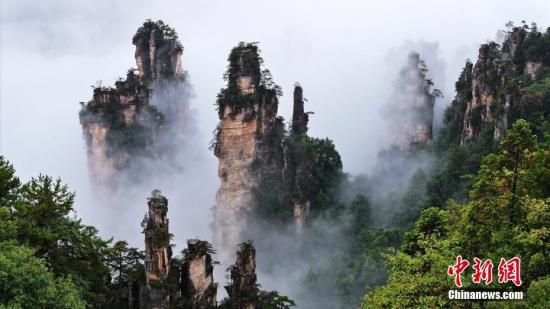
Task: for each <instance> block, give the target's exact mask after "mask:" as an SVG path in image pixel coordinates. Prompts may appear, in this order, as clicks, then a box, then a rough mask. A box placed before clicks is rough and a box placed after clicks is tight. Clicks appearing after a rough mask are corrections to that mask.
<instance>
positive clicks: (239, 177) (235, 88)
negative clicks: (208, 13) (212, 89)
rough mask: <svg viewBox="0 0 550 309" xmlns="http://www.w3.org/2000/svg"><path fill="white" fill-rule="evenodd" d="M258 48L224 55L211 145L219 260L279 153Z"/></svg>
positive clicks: (273, 92)
mask: <svg viewBox="0 0 550 309" xmlns="http://www.w3.org/2000/svg"><path fill="white" fill-rule="evenodd" d="M260 62H261V58H260V57H259V53H258V49H257V47H256V46H255V45H253V44H244V43H241V45H239V46H238V47H236V48H234V49H233V51H232V52H231V55H230V57H229V70H228V73H227V75H226V79H227V82H228V84H227V87H226V88H224V89H222V91H221V92H220V94H219V95H218V112H219V118H220V123H219V125H218V128H217V132H216V136H215V141H214V144H213V146H212V147H213V148H214V153H215V155H216V156H217V157H218V162H219V165H218V175H219V177H220V181H221V184H220V188H219V190H218V192H217V194H216V210H215V243H216V244H217V246H218V247H220V250H221V252H220V253H221V255H222V259H224V258H227V257H228V253H229V252H230V249H229V248H231V247H233V246H235V245H236V244H237V243H239V242H240V241H241V240H242V239H243V234H242V233H243V232H244V231H245V230H246V225H247V220H248V218H249V217H250V216H251V215H252V212H253V207H254V205H255V199H254V190H255V189H256V188H257V187H258V185H259V183H260V182H261V180H262V177H263V175H265V174H266V173H267V172H269V171H270V170H273V168H274V165H277V164H278V163H277V162H278V161H279V160H280V157H281V154H282V148H281V146H280V142H277V140H276V139H277V136H279V135H282V129H283V127H282V119H280V118H277V108H278V99H277V89H276V88H273V87H270V86H269V85H268V83H266V80H265V79H264V80H262V79H263V78H265V74H264V73H262V72H260Z"/></svg>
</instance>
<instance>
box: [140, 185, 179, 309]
mask: <svg viewBox="0 0 550 309" xmlns="http://www.w3.org/2000/svg"><path fill="white" fill-rule="evenodd" d="M148 206H149V212H148V213H147V215H146V216H145V218H144V219H143V223H142V225H143V227H144V230H143V232H144V234H145V275H146V279H147V286H146V293H145V298H146V300H145V304H146V308H159V309H160V308H168V306H169V305H170V299H169V296H168V293H167V289H166V280H167V279H168V274H169V272H170V261H171V258H172V247H171V246H170V233H169V231H168V218H167V213H168V200H167V199H166V197H164V196H162V195H161V194H160V191H158V190H154V191H153V192H152V194H151V197H149V198H148Z"/></svg>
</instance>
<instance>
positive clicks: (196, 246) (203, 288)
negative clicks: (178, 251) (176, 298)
mask: <svg viewBox="0 0 550 309" xmlns="http://www.w3.org/2000/svg"><path fill="white" fill-rule="evenodd" d="M211 253H213V249H212V247H211V246H210V244H209V243H208V242H206V241H202V240H198V239H191V240H188V241H187V249H185V250H184V254H185V257H184V263H183V272H182V296H183V298H184V299H185V301H186V302H187V305H188V308H190V309H210V308H215V307H216V289H217V285H216V284H215V283H214V277H213V272H214V266H213V264H212V263H213V262H212V256H211V255H210V254H211Z"/></svg>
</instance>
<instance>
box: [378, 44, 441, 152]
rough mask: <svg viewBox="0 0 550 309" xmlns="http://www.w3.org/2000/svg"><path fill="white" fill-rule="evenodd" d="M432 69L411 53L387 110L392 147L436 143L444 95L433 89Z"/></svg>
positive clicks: (396, 82) (386, 115)
mask: <svg viewBox="0 0 550 309" xmlns="http://www.w3.org/2000/svg"><path fill="white" fill-rule="evenodd" d="M427 72H428V68H427V66H426V64H425V63H424V61H423V60H422V59H421V57H420V54H418V53H417V52H411V53H410V54H409V55H408V58H407V63H406V64H405V66H404V67H403V68H402V69H401V71H400V72H399V76H398V78H397V79H396V80H395V82H394V87H395V88H394V91H393V94H392V96H391V101H390V102H389V103H388V104H387V106H386V107H385V109H384V116H385V118H387V119H388V121H387V125H388V132H391V133H390V135H389V136H388V137H389V138H388V142H389V144H394V145H397V146H399V147H401V148H402V149H409V148H410V147H411V146H412V145H415V144H424V143H426V142H428V141H429V140H431V139H432V137H433V134H432V126H433V113H434V104H435V99H436V98H437V97H438V96H440V95H441V92H440V91H439V90H437V89H434V88H433V82H432V81H431V79H430V78H428V76H427Z"/></svg>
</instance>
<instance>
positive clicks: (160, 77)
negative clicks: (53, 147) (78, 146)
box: [79, 21, 186, 196]
mask: <svg viewBox="0 0 550 309" xmlns="http://www.w3.org/2000/svg"><path fill="white" fill-rule="evenodd" d="M133 43H134V45H135V46H136V52H135V58H136V64H137V66H138V69H137V70H134V69H131V70H129V71H128V74H127V76H126V79H119V80H118V81H117V82H116V83H115V87H105V86H103V85H102V84H101V83H99V84H98V85H97V86H96V87H95V88H94V94H93V98H92V99H91V100H90V101H89V102H87V103H83V104H82V109H81V111H80V114H79V116H80V123H81V125H82V130H83V134H84V139H85V141H86V146H87V152H88V169H89V172H90V176H91V180H92V183H93V185H94V187H95V189H96V191H98V192H99V193H103V194H102V195H106V196H109V194H108V193H110V192H112V191H113V190H114V189H116V188H117V186H118V185H119V184H120V183H121V182H123V181H124V180H130V181H131V182H133V181H135V180H136V179H144V177H143V176H144V175H147V173H149V172H150V170H149V168H152V167H151V164H145V163H144V160H153V161H155V160H159V159H161V158H162V159H165V158H170V155H172V154H173V150H174V149H175V147H174V146H173V145H171V142H170V139H169V138H168V137H167V135H174V134H172V133H174V132H173V131H170V130H168V128H172V127H174V123H175V122H182V123H184V122H185V121H186V119H185V117H183V116H182V117H178V118H177V119H176V117H175V116H174V115H179V114H184V113H185V108H183V107H182V105H183V104H182V102H181V101H182V99H183V98H179V99H178V98H176V99H173V98H172V97H174V95H171V93H177V94H178V95H179V94H180V93H181V92H182V91H181V88H182V87H183V88H185V87H186V84H185V74H184V72H183V71H182V68H181V59H180V58H181V54H182V51H183V48H182V46H181V44H180V43H179V41H178V38H177V35H176V33H175V31H174V30H173V29H171V28H170V27H168V26H167V25H165V24H164V23H162V22H161V21H158V22H153V21H146V22H145V23H144V24H143V26H142V27H141V28H139V29H138V31H137V33H136V34H135V36H134V38H133ZM167 84H169V86H170V87H169V86H168V85H167ZM153 88H157V89H156V90H159V91H156V92H155V93H153V91H152V90H153ZM174 89H176V90H174ZM152 95H153V96H152ZM153 100H156V102H154V104H153V102H152V101H153ZM179 126H181V123H180V124H179ZM172 140H173V139H172Z"/></svg>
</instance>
